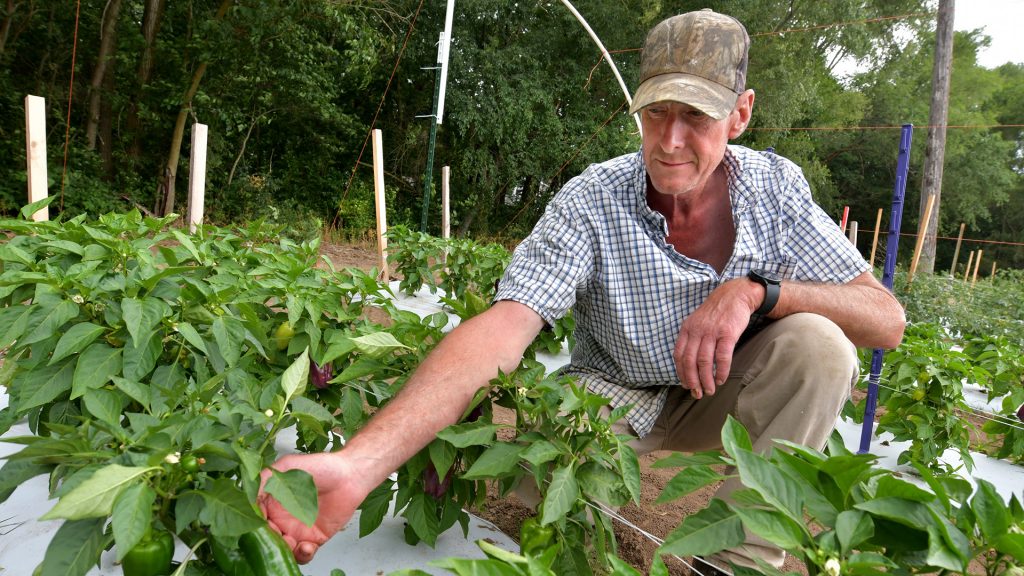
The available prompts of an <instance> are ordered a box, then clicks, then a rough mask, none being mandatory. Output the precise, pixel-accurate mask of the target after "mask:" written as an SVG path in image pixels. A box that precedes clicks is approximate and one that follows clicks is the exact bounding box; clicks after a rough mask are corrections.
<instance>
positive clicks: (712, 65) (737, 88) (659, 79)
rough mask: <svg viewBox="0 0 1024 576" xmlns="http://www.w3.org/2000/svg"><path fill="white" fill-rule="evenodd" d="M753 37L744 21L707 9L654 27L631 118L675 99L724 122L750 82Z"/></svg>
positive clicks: (679, 16) (631, 108)
mask: <svg viewBox="0 0 1024 576" xmlns="http://www.w3.org/2000/svg"><path fill="white" fill-rule="evenodd" d="M749 46H750V37H749V36H748V35H747V30H746V29H745V28H744V27H743V24H740V22H739V20H736V19H735V18H733V17H731V16H726V15H725V14H718V13H716V12H712V11H711V10H710V9H707V8H705V9H704V10H699V11H697V12H687V13H686V14H680V15H678V16H673V17H671V18H669V19H667V20H664V21H662V22H661V23H660V24H658V25H657V26H655V27H654V28H653V29H652V30H651V32H650V33H649V34H648V35H647V41H646V42H644V50H643V56H642V57H641V59H640V87H639V88H637V91H636V95H635V96H634V97H633V105H632V106H631V107H630V108H629V113H630V114H635V113H636V112H638V111H640V109H642V108H644V107H645V106H647V105H649V104H653V103H654V102H660V101H663V100H672V101H675V102H682V103H684V104H689V105H690V106H693V107H694V108H697V109H699V110H700V111H702V112H704V113H705V114H707V115H708V116H711V117H712V118H715V119H716V120H721V119H723V118H725V117H726V116H728V115H729V113H730V112H732V109H733V107H734V106H736V98H737V97H738V96H739V94H741V93H742V92H743V90H744V88H745V86H746V82H747V48H748V47H749Z"/></svg>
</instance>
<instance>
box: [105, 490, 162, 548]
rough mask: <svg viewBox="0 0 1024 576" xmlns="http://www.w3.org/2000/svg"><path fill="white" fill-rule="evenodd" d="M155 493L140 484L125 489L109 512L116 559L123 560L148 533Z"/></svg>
mask: <svg viewBox="0 0 1024 576" xmlns="http://www.w3.org/2000/svg"><path fill="white" fill-rule="evenodd" d="M155 501H156V492H154V491H153V489H152V488H150V487H149V485H148V484H145V483H143V482H140V483H138V484H133V485H131V486H129V487H127V488H125V489H124V490H123V491H122V492H121V494H120V495H118V497H117V498H116V499H114V508H113V510H112V511H111V519H110V523H111V526H112V527H113V529H114V530H113V532H114V542H115V543H116V544H117V559H118V560H120V559H122V558H124V555H125V554H127V553H128V552H129V551H130V550H131V549H132V548H134V547H135V545H136V544H138V543H139V542H140V541H141V540H142V538H143V537H144V536H145V535H146V532H148V531H149V525H150V524H151V523H152V521H153V502H155Z"/></svg>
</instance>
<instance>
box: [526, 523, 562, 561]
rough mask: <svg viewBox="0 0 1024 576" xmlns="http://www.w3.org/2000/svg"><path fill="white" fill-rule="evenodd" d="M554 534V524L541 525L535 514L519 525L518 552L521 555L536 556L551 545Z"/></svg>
mask: <svg viewBox="0 0 1024 576" xmlns="http://www.w3.org/2000/svg"><path fill="white" fill-rule="evenodd" d="M554 536H555V527H554V526H551V525H548V526H541V524H540V520H539V519H538V518H537V517H536V516H534V517H532V518H527V519H526V520H524V521H523V523H522V525H521V526H520V527H519V552H520V554H522V555H523V556H537V555H539V554H541V553H542V552H544V551H545V550H547V549H548V547H549V546H551V545H552V538H554Z"/></svg>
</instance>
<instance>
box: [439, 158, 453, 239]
mask: <svg viewBox="0 0 1024 576" xmlns="http://www.w3.org/2000/svg"><path fill="white" fill-rule="evenodd" d="M451 173H452V169H451V167H450V166H442V167H441V238H444V239H448V238H449V237H450V236H451V235H452V226H451V219H450V213H451V208H450V206H449V204H448V180H449V178H450V177H451Z"/></svg>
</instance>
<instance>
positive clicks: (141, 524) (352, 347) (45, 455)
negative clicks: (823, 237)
mask: <svg viewBox="0 0 1024 576" xmlns="http://www.w3.org/2000/svg"><path fill="white" fill-rule="evenodd" d="M32 209H34V207H33V208H30V209H28V210H26V212H29V211H31V210H32ZM175 218H176V216H173V215H172V216H170V217H168V218H165V219H153V218H143V217H142V216H140V214H139V213H138V212H130V213H127V214H107V215H105V216H102V217H100V218H99V219H97V220H95V221H90V220H87V219H85V218H84V217H78V218H75V219H73V220H70V221H66V222H60V221H50V222H40V223H34V222H26V221H15V220H5V221H2V222H0V228H2V229H3V230H5V231H11V232H15V233H16V235H15V236H13V237H11V238H9V239H7V241H6V242H4V243H3V244H2V245H0V318H2V321H0V326H3V328H2V332H0V348H6V349H7V352H6V356H5V358H4V363H3V370H2V380H0V384H2V385H4V386H5V387H6V388H7V390H8V394H9V405H8V407H7V408H5V409H4V410H3V411H2V412H0V422H2V428H3V430H7V429H8V428H9V427H10V426H11V425H12V424H13V423H14V422H16V421H18V420H20V419H22V418H27V419H28V423H29V427H30V429H31V430H32V431H33V432H34V433H35V435H34V436H28V437H21V438H16V439H11V441H13V442H16V443H19V444H22V445H24V447H23V448H22V450H21V451H20V452H18V453H16V454H14V455H12V456H11V457H10V458H9V460H8V463H7V464H6V465H5V466H4V467H3V468H2V469H0V485H3V486H4V489H3V490H2V496H3V498H7V497H8V496H10V494H11V492H13V489H14V488H15V487H16V486H17V485H18V484H19V483H20V482H23V481H24V480H27V479H29V478H32V477H34V476H37V475H40V474H49V475H50V478H51V487H52V488H53V491H52V497H54V498H56V499H57V503H56V505H55V506H54V507H53V508H52V509H51V510H50V511H49V512H48V513H47V514H45V515H44V516H45V517H46V518H64V519H68V520H71V521H74V522H90V526H92V527H93V528H94V530H93V533H94V534H104V532H103V531H102V530H100V529H99V528H101V527H102V525H103V524H105V523H106V522H107V521H108V520H109V522H110V525H111V527H112V532H106V534H112V535H113V543H114V544H115V545H116V546H117V548H118V550H119V551H125V550H130V549H131V548H132V547H133V546H134V544H135V543H137V542H138V541H139V539H140V538H142V537H143V535H144V534H146V533H148V530H149V526H150V525H151V524H155V525H159V526H163V528H164V529H167V530H169V531H172V532H174V533H176V534H177V535H178V536H179V537H180V538H181V539H182V540H184V541H185V542H186V543H188V544H189V545H190V546H197V547H201V546H202V543H203V541H204V540H205V539H206V538H207V537H208V536H211V535H212V536H216V537H220V538H233V537H237V536H239V535H240V534H242V533H244V532H248V531H250V530H253V529H254V528H256V527H258V526H260V525H261V524H262V523H263V522H264V521H263V519H262V516H261V515H260V513H259V511H258V510H257V509H256V508H255V506H254V504H253V502H254V499H255V497H256V493H257V490H258V488H259V472H260V470H261V469H263V468H264V467H265V466H266V465H268V464H270V463H272V462H273V461H274V460H276V458H277V453H276V449H275V438H276V436H277V434H278V432H279V431H280V430H282V429H283V428H286V427H290V426H295V427H296V429H297V431H298V443H297V447H298V448H299V449H302V450H318V451H319V450H324V449H326V448H327V447H329V446H331V445H334V444H335V443H337V442H338V441H339V440H340V438H339V437H338V435H337V433H336V432H335V429H336V428H341V429H344V430H346V431H349V430H351V429H352V425H353V424H357V423H358V422H361V421H364V420H365V417H366V415H365V414H364V409H363V400H362V398H363V397H362V396H360V394H361V393H362V390H364V389H369V390H374V389H380V390H390V388H389V387H391V386H395V385H396V383H395V378H396V377H399V376H401V375H402V374H405V373H406V372H407V371H408V363H407V359H408V357H410V356H415V357H416V358H417V359H418V358H420V357H421V353H422V349H423V348H424V347H426V346H429V342H430V340H429V339H428V338H426V337H425V335H424V334H423V333H422V331H421V333H419V334H413V330H412V329H410V328H402V327H401V324H400V323H397V325H396V327H395V328H393V330H395V331H396V332H397V333H399V334H401V335H403V336H407V337H410V338H411V339H414V340H415V341H416V343H417V344H416V346H415V347H414V346H406V345H404V344H402V343H401V342H400V341H399V340H398V339H397V338H396V337H395V336H392V335H391V334H390V333H388V332H384V331H382V330H381V329H380V327H379V326H377V327H374V326H372V325H370V324H369V323H368V322H367V321H366V320H365V319H364V318H363V316H362V312H363V309H364V308H365V307H367V306H371V305H374V303H376V302H379V301H380V299H381V296H382V295H383V294H384V290H385V289H384V288H382V287H381V286H380V285H378V284H377V282H376V281H375V280H374V279H373V278H371V277H368V276H366V275H365V274H362V273H361V272H358V271H352V272H344V273H339V272H334V271H331V270H325V269H322V268H319V267H317V258H318V242H317V241H315V240H314V241H310V242H305V243H302V244H296V243H294V242H292V241H290V240H287V239H282V238H280V229H274V228H269V227H253V228H249V229H244V230H236V231H229V230H225V229H215V228H205V229H203V230H201V231H200V232H199V234H198V235H196V236H193V237H189V236H186V235H184V234H182V233H181V232H179V231H177V230H174V229H168V228H167V225H168V224H169V222H170V221H171V220H173V219H175ZM417 321H418V319H417ZM283 323H288V325H289V326H290V327H292V329H291V334H290V338H286V339H284V340H282V339H281V335H282V334H283V333H282V332H279V330H278V327H279V326H280V325H281V324H283ZM282 344H283V345H282ZM329 362H333V363H334V365H335V366H337V367H338V368H339V370H340V372H341V373H340V374H339V376H338V377H336V378H335V379H334V380H333V381H334V382H335V383H336V384H337V386H329V387H326V388H324V389H323V390H319V389H315V388H312V387H311V386H307V379H308V374H309V370H310V367H311V364H312V363H316V364H317V365H323V364H327V363H329ZM400 383H401V379H400V378H399V381H398V383H397V385H400ZM352 390H356V392H355V393H354V394H355V398H356V399H358V412H359V414H358V417H357V416H354V415H353V414H352V410H351V406H352V404H353V403H352V397H351V396H352V394H353V393H352V392H351V391H352ZM368 401H371V402H373V399H368ZM345 402H347V404H346V403H345ZM377 404H379V402H377ZM335 414H337V415H338V416H337V417H336V416H335ZM271 483H272V484H273V485H271ZM271 483H268V490H270V491H272V492H273V493H274V494H275V495H277V496H278V497H279V499H280V501H281V502H282V503H284V504H285V505H286V506H288V507H289V509H291V510H293V513H295V514H296V515H297V516H299V517H305V518H309V517H314V516H315V514H316V500H315V498H312V499H311V498H308V497H307V495H308V493H309V488H310V486H311V483H310V480H309V478H308V476H306V475H302V474H295V475H289V474H284V475H277V476H275V477H274V478H273V479H272V480H271ZM97 523H98V524H97ZM69 525H70V524H69ZM81 538H82V537H81V533H80V532H78V531H75V530H71V529H70V528H69V529H68V530H61V531H60V532H59V533H58V534H57V535H56V536H55V538H54V541H53V542H52V543H51V546H50V548H49V551H48V553H47V556H46V558H44V560H43V565H44V574H48V573H61V574H84V570H81V571H80V570H79V569H78V567H76V568H74V569H72V568H71V567H69V566H68V565H67V562H66V561H65V560H64V559H65V558H68V554H73V555H78V556H76V557H81V555H85V557H84V560H83V561H82V562H80V563H79V564H81V565H84V566H85V568H86V569H87V568H88V566H90V565H91V564H94V563H95V562H96V560H97V559H98V557H99V553H100V552H101V551H102V549H103V547H104V546H106V545H109V543H110V540H109V539H106V538H108V537H107V536H104V537H103V538H104V539H101V540H102V541H96V542H93V540H92V539H91V538H92V536H91V535H90V536H89V538H87V539H84V540H83V539H81ZM83 546H86V547H87V548H83ZM205 550H206V549H205V548H201V551H200V556H201V558H202V559H204V560H208V558H207V557H206V555H207V552H206V551H205ZM119 553H120V552H119ZM76 566H79V565H78V564H76ZM62 570H68V571H66V572H64V571H62Z"/></svg>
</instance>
